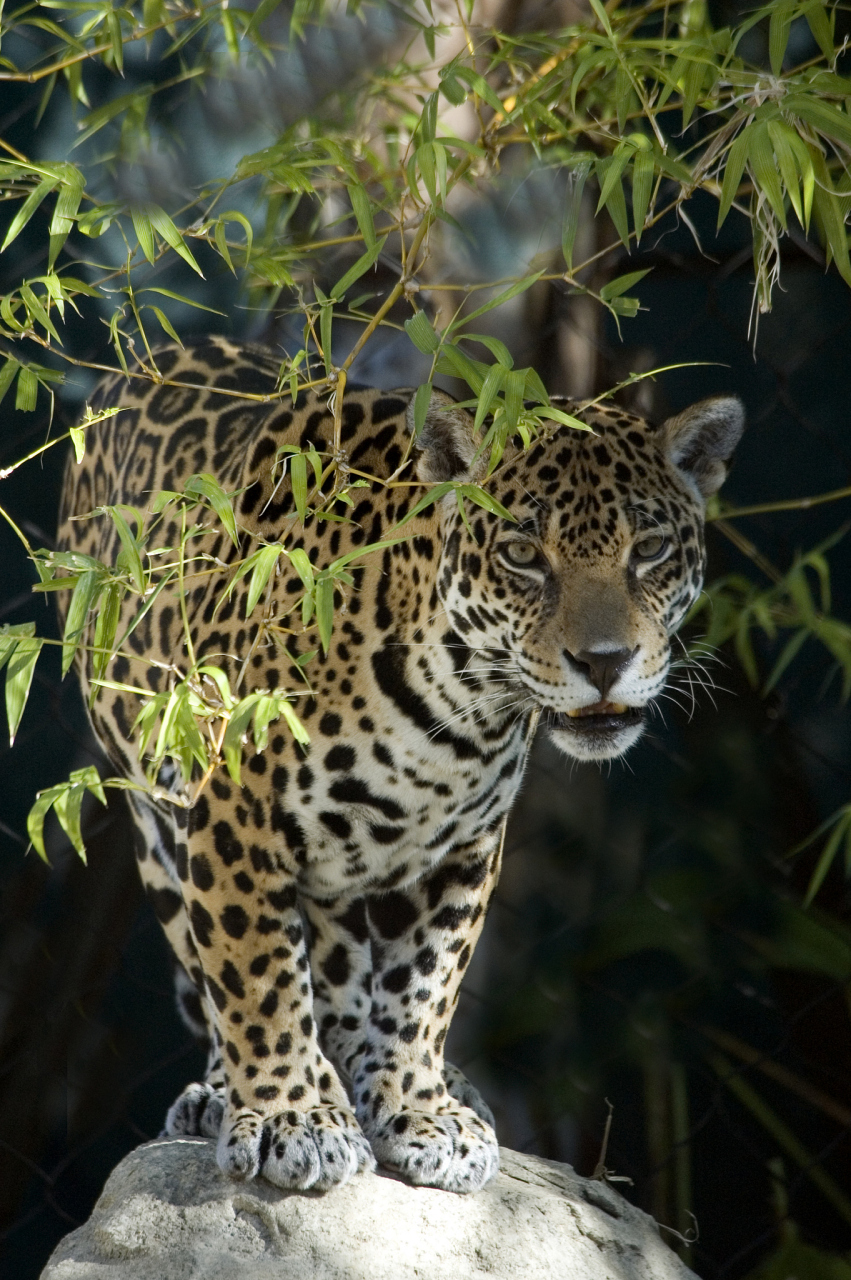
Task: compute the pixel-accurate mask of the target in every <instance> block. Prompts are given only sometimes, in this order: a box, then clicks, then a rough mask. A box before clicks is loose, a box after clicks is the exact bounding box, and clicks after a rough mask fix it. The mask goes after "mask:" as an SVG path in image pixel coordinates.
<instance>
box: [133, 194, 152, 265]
mask: <svg viewBox="0 0 851 1280" xmlns="http://www.w3.org/2000/svg"><path fill="white" fill-rule="evenodd" d="M130 217H131V219H132V221H133V230H134V231H135V232H136V239H137V240H138V241H139V247H140V248H141V250H142V252H143V253H144V255H145V257H146V258H147V259H148V262H153V261H154V257H155V255H156V245H155V244H154V231H153V227H152V226H151V218H150V215H149V214H148V213H147V211H146V210H145V209H140V208H137V206H136V205H134V206H133V207H132V208H131V210H130Z"/></svg>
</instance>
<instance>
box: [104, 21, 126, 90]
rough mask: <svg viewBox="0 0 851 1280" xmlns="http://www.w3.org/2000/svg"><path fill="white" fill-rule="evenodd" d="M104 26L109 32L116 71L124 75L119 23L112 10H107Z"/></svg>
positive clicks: (122, 45)
mask: <svg viewBox="0 0 851 1280" xmlns="http://www.w3.org/2000/svg"><path fill="white" fill-rule="evenodd" d="M106 25H107V28H108V30H109V39H110V42H111V44H112V57H113V59H114V61H115V66H116V69H117V70H118V71H119V72H120V74H121V75H123V74H124V42H123V41H122V39H121V23H120V21H119V18H118V14H117V13H116V12H115V10H114V9H109V10H108V11H107V15H106Z"/></svg>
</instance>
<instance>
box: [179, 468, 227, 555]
mask: <svg viewBox="0 0 851 1280" xmlns="http://www.w3.org/2000/svg"><path fill="white" fill-rule="evenodd" d="M184 493H185V494H186V496H187V497H194V496H195V495H196V494H197V495H198V496H199V497H202V498H206V500H207V501H208V502H209V504H210V506H211V507H212V508H213V510H214V511H215V513H216V515H217V516H218V517H219V519H220V520H221V522H222V524H223V525H224V527H225V529H226V530H227V534H228V537H229V538H230V540H231V542H232V543H233V545H234V546H235V547H238V546H239V538H238V536H237V532H236V518H235V516H234V513H233V503H232V501H231V499H230V498H229V497H228V495H227V494H226V493H225V491H224V489H223V488H222V487H221V485H220V484H219V482H218V480H217V479H216V478H215V476H211V475H210V473H209V472H208V471H201V472H199V473H198V475H194V476H190V477H189V479H188V480H187V482H186V486H185V488H184Z"/></svg>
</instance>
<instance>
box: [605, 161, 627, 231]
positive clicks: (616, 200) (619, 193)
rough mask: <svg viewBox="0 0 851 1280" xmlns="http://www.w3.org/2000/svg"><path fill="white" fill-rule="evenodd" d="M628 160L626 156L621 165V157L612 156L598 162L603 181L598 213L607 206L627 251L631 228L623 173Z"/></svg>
mask: <svg viewBox="0 0 851 1280" xmlns="http://www.w3.org/2000/svg"><path fill="white" fill-rule="evenodd" d="M627 158H628V157H626V156H625V157H624V160H623V163H621V157H620V156H610V157H609V158H608V159H606V160H599V161H598V162H597V176H598V178H601V179H602V181H601V195H600V202H599V204H598V205H597V211H598V212H599V211H600V209H601V208H602V207H603V204H605V207H606V208H607V209H608V211H609V217H610V218H611V220H612V222H613V223H614V227H615V230H616V231H617V233H618V235H619V236H620V238H621V242H622V243H623V246H624V248H625V249H628V248H629V226H628V224H627V218H626V198H625V196H624V193H623V184H622V182H621V172H622V170H623V167H624V165H625V163H626V159H627ZM612 172H614V179H613V180H611V181H610V180H609V179H610V175H611V174H612ZM604 189H605V190H606V192H607V195H606V199H605V201H604V200H603V196H602V191H603V190H604Z"/></svg>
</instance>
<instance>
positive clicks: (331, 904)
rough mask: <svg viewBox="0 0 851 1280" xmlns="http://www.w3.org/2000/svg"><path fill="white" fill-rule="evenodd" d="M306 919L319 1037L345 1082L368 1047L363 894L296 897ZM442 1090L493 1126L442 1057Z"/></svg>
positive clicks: (368, 964)
mask: <svg viewBox="0 0 851 1280" xmlns="http://www.w3.org/2000/svg"><path fill="white" fill-rule="evenodd" d="M302 911H303V913H304V915H305V916H306V918H307V921H308V925H309V928H308V934H309V946H310V970H311V975H312V982H313V1002H314V1013H315V1017H316V1025H317V1028H318V1031H319V1043H320V1045H321V1046H322V1049H323V1051H324V1052H325V1053H326V1054H327V1055H328V1057H329V1058H330V1059H331V1061H332V1062H333V1063H334V1066H335V1067H336V1068H337V1071H338V1073H339V1075H340V1077H341V1079H342V1080H343V1081H344V1083H345V1084H346V1085H347V1087H348V1086H350V1085H351V1080H352V1072H353V1070H354V1066H355V1064H356V1063H357V1062H358V1061H359V1059H360V1058H361V1057H362V1055H363V1053H364V1051H365V1050H366V1049H367V1047H368V1040H367V1026H368V1021H369V1015H370V1012H371V1009H372V946H371V943H370V935H369V925H368V923H367V899H366V898H365V897H363V896H351V895H344V896H342V897H337V898H333V899H325V900H312V899H308V898H303V899H302ZM443 1082H444V1085H445V1086H446V1091H447V1093H448V1094H449V1095H450V1096H451V1097H453V1098H455V1100H456V1101H457V1102H460V1103H461V1104H462V1105H463V1106H465V1107H470V1108H471V1110H473V1111H475V1113H476V1115H478V1116H479V1117H480V1119H482V1120H484V1121H486V1122H487V1123H488V1124H489V1125H491V1126H493V1123H494V1120H493V1113H492V1111H491V1109H490V1107H489V1106H488V1104H487V1103H486V1102H485V1100H484V1098H483V1097H482V1096H481V1094H480V1093H479V1091H478V1089H476V1087H475V1085H473V1084H472V1083H471V1082H470V1081H469V1080H468V1079H467V1077H466V1076H465V1075H464V1073H463V1071H461V1070H460V1069H459V1068H458V1067H456V1066H454V1065H453V1063H451V1062H444V1063H443Z"/></svg>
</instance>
